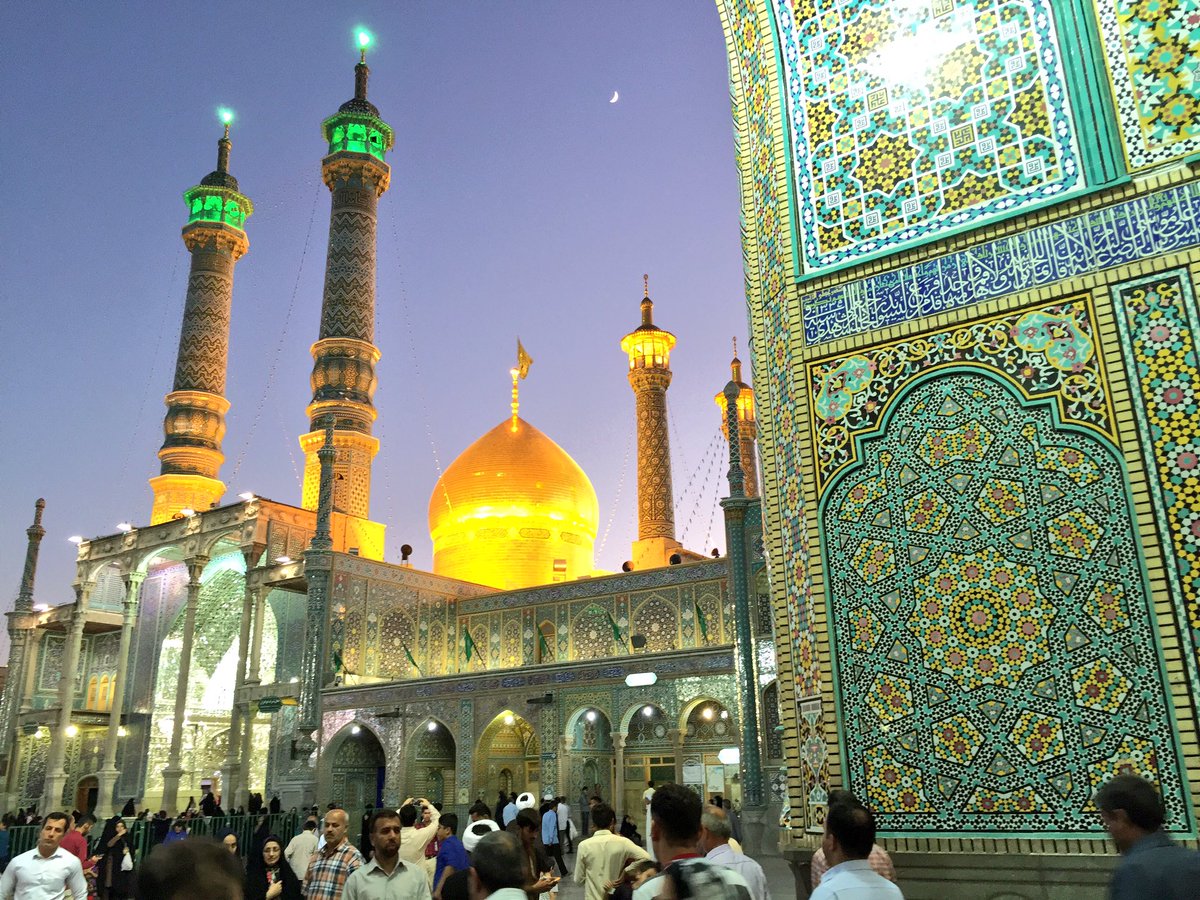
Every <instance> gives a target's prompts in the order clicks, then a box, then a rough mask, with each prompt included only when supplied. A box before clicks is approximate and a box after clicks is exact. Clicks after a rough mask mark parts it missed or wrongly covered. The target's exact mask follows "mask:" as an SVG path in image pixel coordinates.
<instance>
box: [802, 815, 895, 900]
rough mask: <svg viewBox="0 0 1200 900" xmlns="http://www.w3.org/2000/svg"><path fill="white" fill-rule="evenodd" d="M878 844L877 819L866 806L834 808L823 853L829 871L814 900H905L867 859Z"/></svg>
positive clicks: (827, 821)
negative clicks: (872, 848) (876, 834)
mask: <svg viewBox="0 0 1200 900" xmlns="http://www.w3.org/2000/svg"><path fill="white" fill-rule="evenodd" d="M874 844H875V817H874V816H872V815H871V811H870V810H869V809H867V808H866V807H865V806H855V805H852V804H849V803H839V804H834V805H832V806H830V807H829V811H828V812H827V813H826V814H825V838H824V840H822V842H821V849H822V850H824V851H825V858H826V859H827V860H828V861H829V863H830V866H829V871H828V872H826V873H825V876H824V877H823V878H822V879H821V883H820V884H819V885H817V889H816V890H815V891H813V892H812V897H811V900H904V894H902V893H901V892H900V888H898V887H896V885H894V884H892V883H891V882H890V881H888V880H887V879H886V878H884V877H883V876H882V875H879V874H877V873H876V872H875V871H874V870H873V869H872V868H871V863H870V862H869V861H868V860H867V857H868V856H870V855H871V847H872V846H874Z"/></svg>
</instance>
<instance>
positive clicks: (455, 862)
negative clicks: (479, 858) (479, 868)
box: [433, 813, 471, 900]
mask: <svg viewBox="0 0 1200 900" xmlns="http://www.w3.org/2000/svg"><path fill="white" fill-rule="evenodd" d="M437 839H438V854H437V866H436V868H434V870H433V898H434V900H441V896H442V885H443V884H444V883H445V881H446V879H447V878H449V877H450V876H451V875H453V874H454V873H455V872H465V871H466V870H467V869H469V868H471V859H470V857H469V856H467V848H466V847H464V846H463V842H462V841H460V840H459V839H458V816H456V815H455V814H454V813H446V815H444V816H442V818H441V820H440V821H439V822H438V830H437Z"/></svg>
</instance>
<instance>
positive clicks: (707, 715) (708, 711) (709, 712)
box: [700, 706, 713, 719]
mask: <svg viewBox="0 0 1200 900" xmlns="http://www.w3.org/2000/svg"><path fill="white" fill-rule="evenodd" d="M700 715H702V716H704V718H706V719H711V718H712V717H713V711H712V707H711V706H706V707H704V711H703V712H702V713H700Z"/></svg>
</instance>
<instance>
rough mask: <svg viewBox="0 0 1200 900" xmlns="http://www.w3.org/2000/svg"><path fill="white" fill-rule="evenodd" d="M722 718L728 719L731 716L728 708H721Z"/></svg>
mask: <svg viewBox="0 0 1200 900" xmlns="http://www.w3.org/2000/svg"><path fill="white" fill-rule="evenodd" d="M721 718H722V719H728V718H729V710H727V709H723V710H721Z"/></svg>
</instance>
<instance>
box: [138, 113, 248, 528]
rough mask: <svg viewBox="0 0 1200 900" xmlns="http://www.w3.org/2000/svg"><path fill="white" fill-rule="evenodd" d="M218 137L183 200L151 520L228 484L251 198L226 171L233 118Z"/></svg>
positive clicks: (202, 505) (198, 502)
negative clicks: (183, 290) (177, 297)
mask: <svg viewBox="0 0 1200 900" xmlns="http://www.w3.org/2000/svg"><path fill="white" fill-rule="evenodd" d="M222 118H224V120H225V135H224V136H223V137H222V138H221V139H220V140H219V141H218V142H217V169H216V171H215V172H212V173H210V174H208V175H206V176H205V177H204V180H203V181H201V182H200V183H199V184H198V185H196V186H195V187H194V188H190V189H189V190H187V191H186V192H185V193H184V195H183V199H184V201H185V202H186V203H187V205H188V223H187V225H185V226H184V228H183V242H184V244H185V245H187V248H188V250H189V251H190V252H191V254H192V271H191V274H190V275H189V276H188V286H187V300H186V302H185V303H184V307H183V328H182V330H181V331H180V333H179V355H178V357H177V358H176V361H175V384H174V389H173V390H172V391H171V393H169V394H167V397H166V404H167V416H166V419H165V420H164V422H163V431H164V433H165V439H164V440H163V445H162V449H161V450H159V451H158V458H159V459H160V460H162V470H161V474H159V475H158V476H157V477H155V478H151V479H150V489H151V490H152V491H154V507H153V508H152V509H151V511H150V524H151V525H157V524H158V523H159V522H167V521H169V520H171V519H174V518H177V517H178V516H179V515H180V514H181V512H182V510H185V509H194V510H205V509H208V508H209V507H210V506H214V505H216V504H217V503H219V502H220V500H221V496H222V495H223V494H224V493H225V485H224V484H223V483H222V482H221V481H220V480H219V479H218V478H217V474H218V472H219V471H220V469H221V463H222V462H224V461H225V456H224V454H222V453H221V439H222V438H223V437H225V413H226V412H228V411H229V401H228V400H226V399H225V369H226V364H227V362H228V357H229V309H230V304H231V302H232V299H233V266H234V263H236V262H237V261H238V259H239V258H240V257H241V256H242V254H243V253H245V252H246V250H247V249H249V247H250V241H249V240H248V239H247V238H246V232H245V226H246V216H248V215H250V214H251V213H252V212H254V204H253V203H251V202H250V200H249V199H248V198H247V197H245V196H244V195H243V194H241V193H239V192H238V182H237V179H236V178H234V177H233V176H232V175H230V174H229V148H230V147H231V146H232V144H231V143H230V140H229V123H230V122H231V121H232V120H233V116H232V113H229V112H223V113H222Z"/></svg>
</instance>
